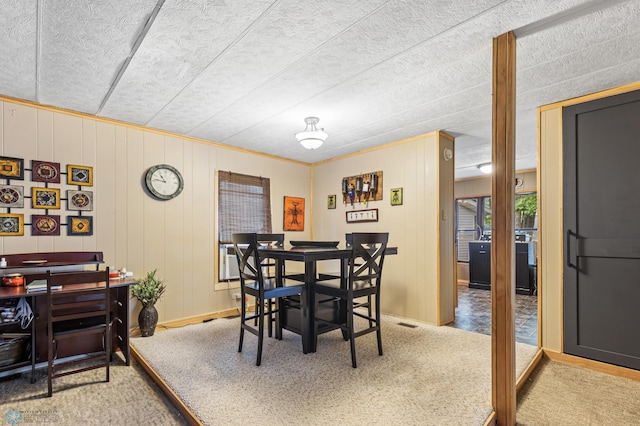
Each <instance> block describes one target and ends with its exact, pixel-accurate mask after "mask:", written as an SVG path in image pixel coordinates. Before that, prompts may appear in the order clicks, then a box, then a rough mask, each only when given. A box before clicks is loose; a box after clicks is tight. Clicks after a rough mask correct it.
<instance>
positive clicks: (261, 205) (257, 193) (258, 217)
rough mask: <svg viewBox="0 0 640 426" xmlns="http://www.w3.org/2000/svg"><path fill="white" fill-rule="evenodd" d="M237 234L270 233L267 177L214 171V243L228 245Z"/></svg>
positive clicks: (268, 184)
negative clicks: (215, 203)
mask: <svg viewBox="0 0 640 426" xmlns="http://www.w3.org/2000/svg"><path fill="white" fill-rule="evenodd" d="M237 232H255V233H259V234H270V233H271V232H272V231H271V184H270V180H269V178H264V177H261V176H249V175H243V174H239V173H232V172H225V171H219V172H218V240H219V242H220V244H230V243H231V242H232V241H231V235H233V234H234V233H237Z"/></svg>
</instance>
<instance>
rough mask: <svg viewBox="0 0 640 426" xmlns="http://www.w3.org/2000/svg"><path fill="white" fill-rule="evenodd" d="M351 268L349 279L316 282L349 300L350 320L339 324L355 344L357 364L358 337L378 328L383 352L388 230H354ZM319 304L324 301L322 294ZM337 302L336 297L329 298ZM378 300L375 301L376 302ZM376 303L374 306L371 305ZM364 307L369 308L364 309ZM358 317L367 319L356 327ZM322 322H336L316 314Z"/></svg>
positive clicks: (319, 291)
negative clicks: (382, 301)
mask: <svg viewBox="0 0 640 426" xmlns="http://www.w3.org/2000/svg"><path fill="white" fill-rule="evenodd" d="M350 239H351V249H352V250H353V252H352V255H351V258H350V259H349V271H348V275H347V277H346V283H345V282H342V281H341V280H330V281H321V282H318V283H316V286H315V287H316V294H321V295H326V296H331V297H332V298H338V299H341V300H343V301H344V302H346V323H340V324H337V325H338V326H339V327H340V329H342V331H343V335H344V336H346V337H345V338H346V339H348V340H349V342H350V345H351V365H352V366H353V368H357V362H356V346H355V339H356V338H357V337H360V336H363V335H365V334H368V333H372V332H375V333H376V337H377V341H378V354H379V355H382V333H381V330H380V288H381V283H382V266H383V264H384V256H385V250H386V248H387V242H388V240H389V234H388V233H355V232H354V233H353V234H351V237H350ZM318 299H319V302H318V304H322V303H323V302H322V300H321V299H320V298H318ZM327 302H328V303H333V301H332V299H327ZM374 302H375V303H374ZM372 304H374V305H375V309H372V307H371V305H372ZM361 308H367V310H366V311H364V310H363V309H361ZM355 317H360V318H363V319H365V320H366V323H363V324H360V323H359V324H358V330H357V331H356V325H355V321H354V319H355ZM316 321H317V322H318V323H328V324H332V325H336V323H334V322H331V321H327V320H325V319H321V318H316Z"/></svg>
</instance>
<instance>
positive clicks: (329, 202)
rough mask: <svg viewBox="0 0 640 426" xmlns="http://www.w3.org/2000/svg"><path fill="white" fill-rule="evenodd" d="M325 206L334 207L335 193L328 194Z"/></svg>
mask: <svg viewBox="0 0 640 426" xmlns="http://www.w3.org/2000/svg"><path fill="white" fill-rule="evenodd" d="M327 208H328V209H335V208H336V196H335V195H329V197H328V198H327Z"/></svg>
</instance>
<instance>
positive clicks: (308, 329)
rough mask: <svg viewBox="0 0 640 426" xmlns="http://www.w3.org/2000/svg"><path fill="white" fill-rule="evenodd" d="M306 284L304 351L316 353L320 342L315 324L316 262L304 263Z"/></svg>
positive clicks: (304, 296)
mask: <svg viewBox="0 0 640 426" xmlns="http://www.w3.org/2000/svg"><path fill="white" fill-rule="evenodd" d="M304 282H305V284H306V285H305V291H306V295H304V294H303V295H302V297H301V299H302V300H304V301H306V303H302V349H303V352H304V353H309V352H315V351H316V345H317V341H318V335H317V333H316V329H317V326H316V324H315V318H316V315H315V309H316V291H315V288H316V262H315V261H311V262H305V263H304Z"/></svg>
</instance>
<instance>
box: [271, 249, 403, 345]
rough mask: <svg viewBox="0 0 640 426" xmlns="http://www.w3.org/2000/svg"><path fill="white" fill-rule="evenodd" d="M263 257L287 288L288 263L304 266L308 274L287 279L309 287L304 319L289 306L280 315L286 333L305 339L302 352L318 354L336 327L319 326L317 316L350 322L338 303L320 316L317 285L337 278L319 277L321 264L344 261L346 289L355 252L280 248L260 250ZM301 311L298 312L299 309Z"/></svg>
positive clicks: (303, 305)
mask: <svg viewBox="0 0 640 426" xmlns="http://www.w3.org/2000/svg"><path fill="white" fill-rule="evenodd" d="M260 253H261V254H262V255H263V256H264V257H268V258H273V259H275V260H276V263H277V267H276V280H277V282H278V285H282V284H283V279H284V278H285V277H283V276H282V271H284V262H285V261H287V260H288V261H294V262H304V274H299V275H287V277H286V278H287V279H294V280H297V281H304V283H305V284H306V287H307V288H306V291H305V292H304V293H303V294H302V296H301V297H300V299H301V300H300V307H299V309H300V310H301V311H302V318H301V320H300V321H297V320H296V319H295V316H294V315H291V314H292V311H293V309H294V308H292V307H291V306H287V305H285V306H284V307H283V312H282V313H281V315H280V320H281V321H282V326H283V328H284V329H286V330H289V331H293V332H294V333H298V334H300V335H301V336H302V351H303V352H304V353H309V352H315V351H316V343H317V340H318V335H319V334H322V333H326V332H327V331H331V330H335V329H336V328H337V326H336V327H331V326H330V325H328V324H327V325H325V324H323V325H322V326H318V327H317V326H316V324H315V319H316V315H319V316H322V318H323V319H328V318H327V317H332V318H331V319H333V320H335V319H338V321H339V322H341V323H342V322H346V309H345V305H344V303H345V302H344V301H342V302H341V305H342V306H340V304H338V303H336V304H334V306H333V309H331V310H329V311H324V312H316V294H315V284H316V282H318V281H322V280H325V279H335V278H337V277H335V276H331V275H325V274H319V275H318V274H317V262H319V261H323V260H340V270H341V277H339V278H340V279H342V282H343V285H345V286H346V277H347V275H348V265H349V259H350V258H351V254H352V250H351V249H347V248H340V247H338V248H324V247H304V248H303V247H294V248H290V249H285V248H277V247H264V248H261V249H260ZM397 253H398V249H397V247H387V250H386V251H385V255H391V254H397ZM295 309H298V308H295Z"/></svg>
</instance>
